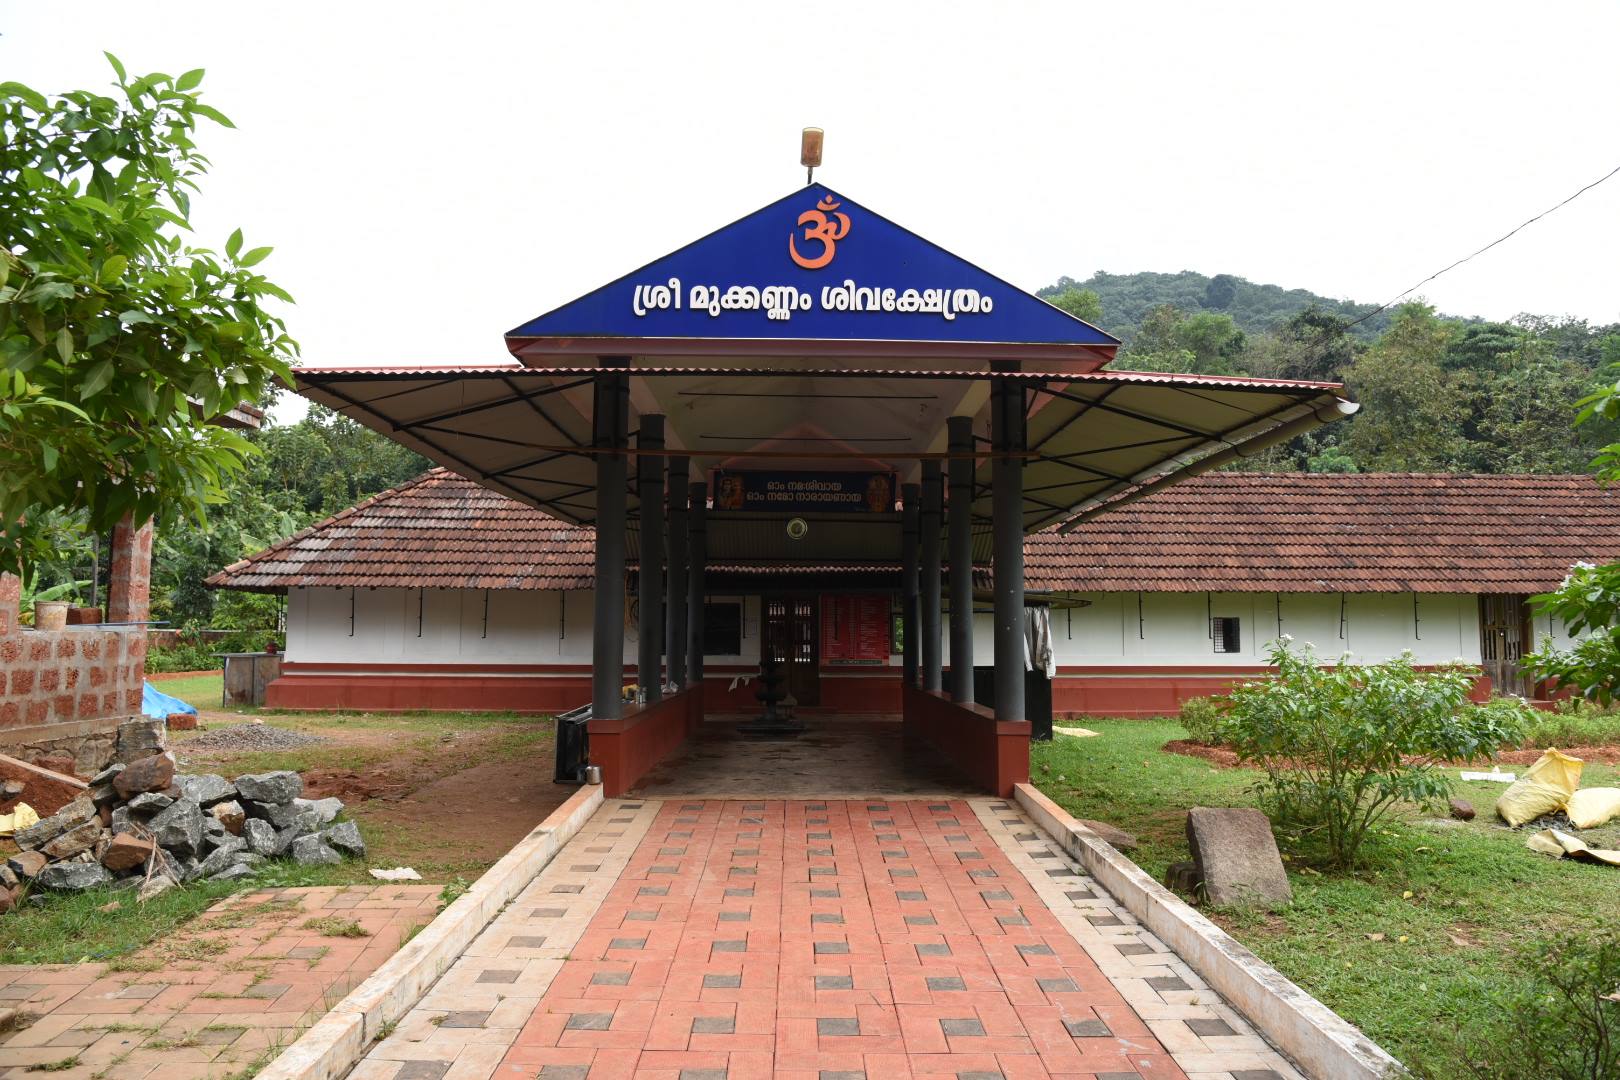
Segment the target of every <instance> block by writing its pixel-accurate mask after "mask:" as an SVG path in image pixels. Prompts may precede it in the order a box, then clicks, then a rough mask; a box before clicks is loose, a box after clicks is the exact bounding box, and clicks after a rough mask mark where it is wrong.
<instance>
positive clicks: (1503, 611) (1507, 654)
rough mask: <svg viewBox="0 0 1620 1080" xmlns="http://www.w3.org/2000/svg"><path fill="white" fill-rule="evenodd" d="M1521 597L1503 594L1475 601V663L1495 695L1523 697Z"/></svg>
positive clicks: (1527, 691)
mask: <svg viewBox="0 0 1620 1080" xmlns="http://www.w3.org/2000/svg"><path fill="white" fill-rule="evenodd" d="M1524 616H1525V606H1524V597H1523V596H1518V595H1513V594H1507V595H1496V596H1481V597H1480V598H1479V660H1480V667H1482V668H1484V669H1485V674H1486V675H1488V676H1490V679H1491V685H1492V686H1493V687H1494V688H1495V689H1496V692H1497V693H1499V694H1518V695H1520V696H1527V695H1528V694H1529V688H1528V686H1527V683H1526V679H1525V673H1524V670H1523V668H1522V667H1521V661H1522V659H1523V657H1524V643H1525V641H1526V640H1527V639H1528V638H1529V634H1528V633H1527V631H1526V627H1525V617H1524Z"/></svg>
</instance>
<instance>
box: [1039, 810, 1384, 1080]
mask: <svg viewBox="0 0 1620 1080" xmlns="http://www.w3.org/2000/svg"><path fill="white" fill-rule="evenodd" d="M1013 797H1014V798H1015V799H1016V800H1017V801H1018V804H1019V805H1020V806H1021V807H1023V808H1024V811H1025V812H1026V813H1028V814H1029V816H1030V817H1031V818H1033V819H1034V820H1035V823H1036V824H1037V825H1039V826H1040V827H1041V828H1043V829H1045V830H1046V831H1047V832H1048V833H1050V834H1051V835H1052V836H1053V837H1054V838H1055V839H1056V840H1057V841H1058V842H1059V843H1060V844H1062V845H1063V849H1064V850H1065V851H1067V852H1068V853H1069V854H1070V855H1072V856H1074V858H1075V859H1076V860H1077V861H1078V862H1079V863H1080V864H1081V866H1083V867H1084V868H1085V870H1086V872H1087V873H1088V874H1090V875H1091V876H1092V877H1093V878H1095V879H1096V880H1097V882H1098V883H1099V884H1100V885H1102V887H1103V888H1105V889H1107V890H1108V891H1109V892H1110V893H1111V894H1112V895H1113V897H1114V899H1116V900H1118V901H1119V902H1120V903H1121V904H1123V905H1124V906H1125V908H1126V909H1127V910H1129V911H1130V913H1131V914H1132V915H1134V916H1136V918H1137V919H1138V920H1139V921H1140V922H1141V923H1142V925H1143V926H1145V927H1147V929H1148V930H1150V931H1152V932H1153V933H1154V934H1155V935H1156V936H1157V937H1158V938H1159V939H1160V940H1161V941H1163V942H1164V943H1165V944H1166V945H1168V946H1170V948H1172V949H1173V950H1175V952H1176V954H1177V955H1179V956H1180V957H1181V958H1182V959H1183V960H1184V961H1186V962H1187V964H1188V965H1189V966H1190V967H1192V969H1193V970H1194V971H1196V972H1198V974H1199V975H1200V976H1201V977H1202V978H1203V979H1204V980H1205V981H1206V982H1208V983H1209V985H1210V986H1211V987H1212V988H1214V989H1215V990H1216V991H1217V992H1219V993H1220V995H1221V996H1222V997H1224V998H1225V999H1226V1000H1227V1001H1228V1002H1229V1003H1230V1004H1231V1005H1232V1007H1233V1008H1235V1009H1237V1010H1238V1011H1239V1012H1241V1013H1243V1015H1244V1016H1246V1017H1248V1019H1249V1022H1250V1023H1252V1024H1254V1026H1255V1027H1257V1028H1259V1029H1260V1031H1261V1032H1262V1033H1263V1034H1264V1035H1265V1036H1266V1038H1267V1039H1269V1040H1271V1042H1272V1044H1273V1045H1275V1046H1276V1047H1277V1048H1278V1049H1279V1050H1281V1051H1282V1052H1283V1053H1285V1054H1287V1055H1288V1056H1289V1057H1291V1058H1292V1059H1293V1060H1294V1061H1295V1063H1296V1064H1298V1065H1299V1067H1300V1068H1301V1069H1302V1070H1303V1071H1304V1072H1305V1073H1306V1074H1307V1075H1309V1076H1311V1077H1313V1078H1314V1080H1387V1078H1389V1077H1400V1076H1405V1075H1407V1072H1406V1069H1405V1068H1404V1067H1403V1066H1402V1065H1401V1063H1400V1062H1398V1061H1396V1060H1395V1058H1393V1057H1391V1056H1390V1055H1389V1053H1388V1052H1386V1051H1385V1050H1384V1049H1383V1048H1382V1047H1381V1046H1379V1045H1378V1044H1377V1043H1375V1042H1373V1041H1372V1040H1371V1039H1369V1038H1367V1036H1366V1035H1364V1034H1362V1033H1361V1032H1360V1031H1359V1030H1357V1029H1356V1028H1355V1027H1354V1026H1352V1025H1351V1024H1349V1023H1347V1022H1346V1021H1345V1020H1344V1018H1343V1017H1341V1016H1339V1015H1338V1014H1337V1013H1335V1012H1334V1011H1333V1010H1332V1009H1329V1008H1328V1007H1327V1006H1326V1005H1323V1004H1322V1003H1321V1002H1320V1001H1317V1000H1316V999H1315V998H1313V997H1311V995H1309V994H1307V993H1306V992H1305V991H1304V990H1301V989H1300V988H1299V987H1298V986H1296V985H1295V984H1294V983H1292V982H1290V981H1289V980H1288V979H1287V978H1285V977H1284V976H1283V974H1282V973H1281V972H1280V971H1278V970H1277V969H1276V968H1274V967H1272V966H1271V965H1270V964H1267V963H1266V962H1265V961H1264V960H1261V959H1260V958H1259V957H1258V956H1256V955H1254V953H1252V952H1250V951H1249V950H1248V949H1246V948H1244V947H1243V946H1242V945H1240V944H1239V943H1238V942H1237V941H1236V940H1235V939H1233V938H1232V937H1231V935H1229V934H1227V933H1226V932H1225V931H1224V930H1222V929H1221V928H1220V927H1218V926H1216V925H1215V924H1214V923H1212V922H1210V921H1209V920H1208V919H1206V918H1205V917H1204V916H1202V915H1200V914H1199V913H1198V912H1197V911H1195V910H1194V909H1193V908H1192V907H1191V906H1190V905H1188V904H1187V903H1186V902H1185V901H1184V900H1182V899H1181V898H1180V897H1179V896H1177V895H1176V894H1175V893H1173V892H1171V891H1170V890H1169V889H1166V888H1165V887H1164V886H1162V885H1160V884H1159V883H1158V882H1157V881H1154V880H1153V879H1152V878H1151V877H1149V876H1148V875H1147V874H1146V873H1144V872H1143V870H1142V868H1141V867H1139V866H1137V865H1136V864H1135V863H1133V862H1131V861H1130V860H1129V859H1127V858H1126V857H1125V856H1124V855H1121V854H1120V853H1119V852H1118V851H1116V850H1115V849H1114V848H1113V847H1111V846H1110V845H1109V844H1108V843H1107V842H1105V841H1104V840H1103V839H1102V838H1101V837H1099V836H1098V835H1097V834H1096V833H1094V832H1092V831H1091V830H1090V829H1088V828H1086V827H1085V826H1084V825H1081V824H1080V823H1079V822H1077V821H1075V820H1074V818H1072V817H1070V816H1069V814H1068V812H1067V811H1065V810H1064V809H1063V808H1062V807H1061V806H1058V805H1057V804H1056V803H1054V802H1052V800H1050V799H1048V798H1047V797H1046V796H1045V795H1042V794H1041V793H1040V792H1039V791H1037V790H1036V789H1035V788H1034V787H1031V786H1030V785H1029V784H1018V785H1016V786H1015V787H1014V789H1013Z"/></svg>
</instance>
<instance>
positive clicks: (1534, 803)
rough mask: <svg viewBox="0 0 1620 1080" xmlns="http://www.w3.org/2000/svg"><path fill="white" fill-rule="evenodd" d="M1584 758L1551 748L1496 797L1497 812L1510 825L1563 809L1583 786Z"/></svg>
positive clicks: (1520, 823)
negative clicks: (1577, 789)
mask: <svg viewBox="0 0 1620 1080" xmlns="http://www.w3.org/2000/svg"><path fill="white" fill-rule="evenodd" d="M1583 764H1584V763H1583V762H1582V761H1581V759H1580V758H1577V757H1570V756H1569V755H1568V754H1560V753H1559V752H1558V751H1557V750H1548V751H1547V752H1545V753H1544V754H1542V755H1541V757H1539V758H1537V759H1536V763H1535V764H1534V765H1532V766H1530V770H1529V771H1528V772H1526V773H1525V774H1524V776H1522V777H1520V778H1519V779H1518V780H1517V781H1515V782H1514V783H1513V785H1512V786H1511V787H1509V788H1508V789H1507V790H1506V791H1504V792H1502V795H1501V797H1500V798H1498V799H1497V800H1496V813H1497V816H1499V817H1500V818H1501V819H1502V820H1503V821H1505V822H1507V823H1508V824H1509V825H1523V824H1524V823H1525V822H1527V821H1534V820H1535V819H1536V818H1538V817H1540V816H1541V815H1542V814H1550V813H1552V812H1553V811H1554V810H1562V809H1563V808H1564V804H1565V803H1567V802H1568V801H1569V797H1570V796H1571V795H1573V794H1575V789H1576V788H1578V787H1580V786H1581V766H1582V765H1583Z"/></svg>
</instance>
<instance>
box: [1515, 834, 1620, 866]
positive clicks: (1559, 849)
mask: <svg viewBox="0 0 1620 1080" xmlns="http://www.w3.org/2000/svg"><path fill="white" fill-rule="evenodd" d="M1524 846H1525V847H1527V848H1529V849H1530V850H1531V851H1539V852H1541V853H1542V854H1543V855H1552V856H1555V857H1557V858H1564V857H1566V856H1567V857H1569V858H1571V859H1579V860H1580V861H1581V862H1597V863H1607V864H1609V865H1610V866H1620V851H1615V850H1612V849H1603V848H1592V847H1587V846H1586V841H1584V840H1582V839H1581V838H1580V837H1578V836H1571V835H1569V833H1567V832H1559V831H1558V830H1557V829H1542V830H1541V831H1540V832H1538V833H1536V834H1535V835H1533V836H1531V837H1529V838H1528V839H1526V840H1525V842H1524Z"/></svg>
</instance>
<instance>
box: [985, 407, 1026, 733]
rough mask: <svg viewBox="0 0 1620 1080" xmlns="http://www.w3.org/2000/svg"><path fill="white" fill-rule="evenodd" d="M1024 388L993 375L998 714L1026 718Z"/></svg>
mask: <svg viewBox="0 0 1620 1080" xmlns="http://www.w3.org/2000/svg"><path fill="white" fill-rule="evenodd" d="M1024 435H1025V432H1024V388H1023V386H1022V385H1021V384H1019V383H1016V382H1014V381H1013V380H1011V379H991V380H990V442H991V449H992V451H993V452H994V454H995V457H994V459H993V463H992V466H991V479H990V487H991V498H992V504H991V517H992V518H994V525H993V527H994V529H995V548H994V556H995V560H994V564H993V566H992V571H991V572H992V573H993V574H994V576H995V608H996V614H995V619H996V719H997V720H1024V719H1026V717H1025V716H1024V459H1023V458H1022V457H1021V456H1013V455H1019V454H1022V452H1023V450H1024V442H1025V437H1024Z"/></svg>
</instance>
